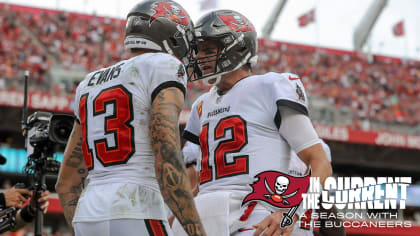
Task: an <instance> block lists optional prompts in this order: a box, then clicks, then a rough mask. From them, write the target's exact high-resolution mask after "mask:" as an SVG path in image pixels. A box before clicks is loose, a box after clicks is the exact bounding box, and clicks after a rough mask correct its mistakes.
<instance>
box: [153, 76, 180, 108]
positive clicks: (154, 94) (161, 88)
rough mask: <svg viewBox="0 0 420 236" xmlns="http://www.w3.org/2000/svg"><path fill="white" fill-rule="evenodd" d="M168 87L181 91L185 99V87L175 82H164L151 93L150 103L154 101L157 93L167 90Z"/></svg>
mask: <svg viewBox="0 0 420 236" xmlns="http://www.w3.org/2000/svg"><path fill="white" fill-rule="evenodd" d="M169 87H175V88H179V89H181V91H182V93H183V94H184V97H185V92H186V89H185V86H184V85H183V84H181V83H179V82H176V81H166V82H163V83H161V84H160V85H159V86H157V87H156V88H155V90H153V92H152V103H153V100H155V98H156V96H157V95H158V94H159V92H160V91H161V90H163V89H166V88H169Z"/></svg>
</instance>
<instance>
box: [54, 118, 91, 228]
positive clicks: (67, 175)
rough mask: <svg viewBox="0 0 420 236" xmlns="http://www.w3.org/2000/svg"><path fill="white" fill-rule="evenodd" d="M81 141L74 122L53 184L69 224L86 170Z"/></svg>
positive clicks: (78, 127) (77, 127) (81, 188)
mask: <svg viewBox="0 0 420 236" xmlns="http://www.w3.org/2000/svg"><path fill="white" fill-rule="evenodd" d="M82 142H83V139H82V137H81V132H80V126H79V125H78V124H75V125H74V127H73V131H72V134H71V135H70V140H69V143H68V144H67V146H66V150H65V151H64V157H63V162H62V163H61V168H60V172H59V174H58V179H57V183H56V185H55V190H56V192H57V193H58V198H59V200H60V204H61V207H62V209H63V213H64V216H65V218H66V221H67V223H68V224H69V225H70V226H71V225H72V224H71V223H72V220H73V216H74V212H75V210H76V206H77V202H78V201H79V197H80V194H81V192H82V190H83V187H84V186H83V184H84V180H85V178H86V176H87V172H88V171H87V168H86V164H85V162H84V159H83V151H82Z"/></svg>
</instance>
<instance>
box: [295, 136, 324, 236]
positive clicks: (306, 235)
mask: <svg viewBox="0 0 420 236" xmlns="http://www.w3.org/2000/svg"><path fill="white" fill-rule="evenodd" d="M321 144H322V147H323V148H324V151H325V153H326V154H327V158H328V160H329V161H330V162H331V150H330V147H329V146H328V145H327V144H326V143H325V142H324V141H323V140H321ZM307 168H308V167H307V165H306V164H305V163H304V162H303V161H302V160H301V159H300V158H299V157H298V156H297V155H296V153H295V152H293V153H292V159H291V160H290V165H289V174H290V175H293V176H304V175H305V173H306V170H307ZM314 211H315V209H308V210H306V211H305V213H304V214H305V215H306V217H301V218H300V220H299V221H298V222H296V224H295V227H294V229H293V232H292V234H291V235H292V236H313V235H314V234H313V219H312V213H314Z"/></svg>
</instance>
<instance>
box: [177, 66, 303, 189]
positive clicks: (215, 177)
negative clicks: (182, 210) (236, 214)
mask: <svg viewBox="0 0 420 236" xmlns="http://www.w3.org/2000/svg"><path fill="white" fill-rule="evenodd" d="M278 105H284V106H288V107H291V108H293V109H295V110H297V111H300V112H302V113H303V114H307V96H306V94H305V89H304V87H303V84H302V82H301V81H300V80H299V78H298V77H297V76H296V75H294V74H289V73H283V74H279V73H273V72H271V73H267V74H264V75H255V76H250V77H247V78H244V79H242V80H240V81H238V82H237V83H236V84H235V85H234V86H233V87H232V88H231V89H230V90H229V91H228V92H227V93H226V94H224V95H222V96H220V95H218V93H217V91H216V89H212V90H210V91H209V92H207V93H205V94H203V95H202V96H200V97H199V98H198V99H197V100H196V101H195V102H194V104H193V107H192V110H191V114H190V118H189V121H188V123H187V125H186V127H185V130H184V133H183V136H184V138H186V139H188V140H189V141H192V142H194V143H196V144H200V146H201V152H202V155H201V160H200V163H199V165H200V193H199V194H204V193H207V192H213V191H217V190H221V189H222V190H226V191H240V192H241V193H243V195H244V196H245V195H246V194H248V193H249V192H250V187H249V184H251V183H252V182H253V180H254V176H255V175H257V174H258V173H260V172H263V171H267V170H277V171H282V172H284V173H287V170H288V167H289V161H290V156H291V148H290V145H289V144H288V143H287V142H286V140H285V139H284V138H283V137H281V135H280V133H279V127H280V124H281V117H280V113H279V112H278Z"/></svg>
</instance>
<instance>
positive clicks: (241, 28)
mask: <svg viewBox="0 0 420 236" xmlns="http://www.w3.org/2000/svg"><path fill="white" fill-rule="evenodd" d="M219 18H220V19H221V20H222V21H223V22H225V24H226V25H227V26H229V28H231V29H232V30H233V31H236V32H246V31H253V32H255V28H254V26H253V25H252V24H251V23H250V22H248V20H247V19H245V18H244V17H242V16H238V15H219Z"/></svg>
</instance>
